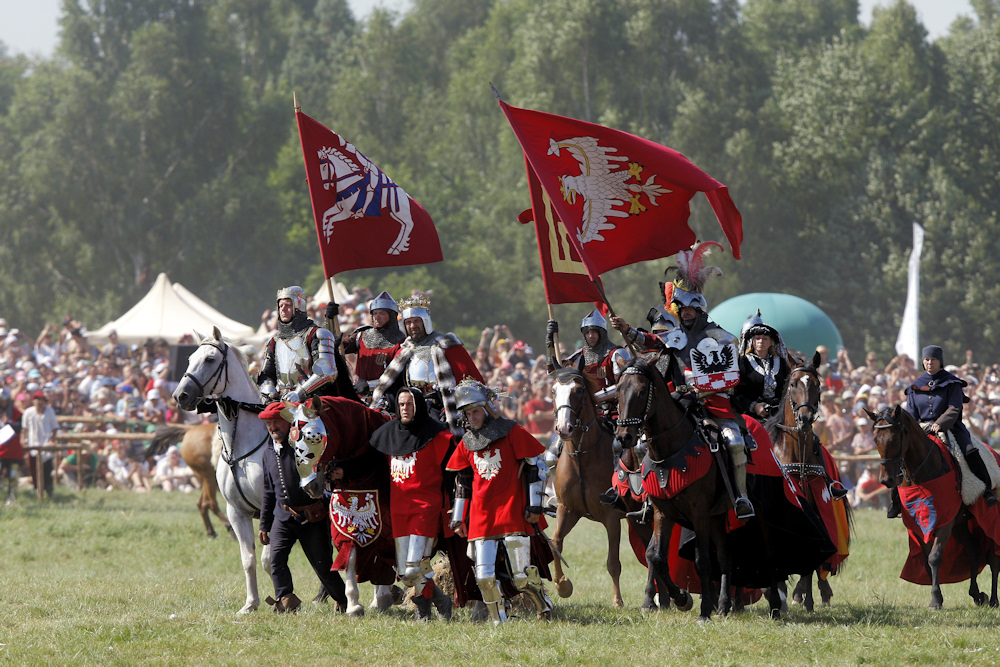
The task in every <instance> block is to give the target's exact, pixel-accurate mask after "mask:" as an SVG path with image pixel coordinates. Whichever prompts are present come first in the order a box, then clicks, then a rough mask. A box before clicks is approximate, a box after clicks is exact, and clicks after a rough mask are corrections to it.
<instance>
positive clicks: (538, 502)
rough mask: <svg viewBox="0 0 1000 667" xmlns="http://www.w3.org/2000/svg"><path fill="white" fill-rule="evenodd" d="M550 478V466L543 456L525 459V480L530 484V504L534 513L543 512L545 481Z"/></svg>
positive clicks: (529, 509) (527, 508) (529, 508)
mask: <svg viewBox="0 0 1000 667" xmlns="http://www.w3.org/2000/svg"><path fill="white" fill-rule="evenodd" d="M548 478H549V467H548V466H547V465H546V464H545V460H544V459H543V458H542V457H541V456H532V457H531V458H527V459H524V481H525V483H526V484H527V486H528V506H527V507H526V508H525V509H526V510H527V511H529V512H531V513H532V514H542V513H544V512H545V509H544V508H543V507H542V503H543V502H544V501H545V482H546V480H548Z"/></svg>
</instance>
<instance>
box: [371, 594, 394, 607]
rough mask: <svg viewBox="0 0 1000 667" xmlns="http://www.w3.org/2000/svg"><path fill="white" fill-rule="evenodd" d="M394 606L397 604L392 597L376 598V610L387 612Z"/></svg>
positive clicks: (381, 596)
mask: <svg viewBox="0 0 1000 667" xmlns="http://www.w3.org/2000/svg"><path fill="white" fill-rule="evenodd" d="M394 604H395V602H394V601H393V599H392V596H391V595H379V596H378V597H377V598H375V608H376V609H378V610H379V611H385V610H386V609H388V608H389V607H391V606H393V605H394Z"/></svg>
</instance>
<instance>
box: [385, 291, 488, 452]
mask: <svg viewBox="0 0 1000 667" xmlns="http://www.w3.org/2000/svg"><path fill="white" fill-rule="evenodd" d="M400 308H402V316H403V326H404V327H405V329H406V333H407V335H408V338H407V339H406V340H405V341H404V342H403V344H402V346H401V347H400V350H399V353H398V354H397V355H396V357H395V358H394V359H393V360H392V363H390V364H389V367H388V368H386V369H385V372H384V373H383V374H382V377H381V378H380V379H379V381H378V384H376V385H375V391H374V392H373V393H372V406H374V407H377V408H381V409H385V410H391V409H393V406H392V405H391V403H392V400H391V399H392V397H393V396H395V394H396V392H397V391H398V390H399V389H400V388H401V387H404V386H406V387H416V388H418V389H419V390H420V391H421V392H422V393H423V394H424V399H425V400H426V401H427V405H428V407H429V408H430V410H431V414H432V415H435V416H437V415H440V414H441V413H442V412H443V414H444V420H445V421H446V422H447V423H448V425H449V426H451V428H452V432H454V433H455V434H456V435H458V434H460V433H461V431H460V426H459V414H458V412H457V411H456V409H455V399H454V396H452V392H453V391H454V389H455V387H456V386H457V385H458V383H459V382H461V381H462V380H464V379H465V378H472V379H474V380H478V381H480V382H482V380H483V376H482V375H480V374H479V370H478V369H477V368H476V365H475V363H474V362H473V361H472V357H471V356H469V353H468V352H467V351H466V349H465V348H464V347H463V346H462V341H460V340H459V339H458V336H456V335H455V334H453V333H447V334H442V333H439V332H437V331H434V327H433V325H432V324H431V312H430V301H428V300H427V298H426V297H424V296H415V297H411V298H409V299H403V300H402V301H401V302H400Z"/></svg>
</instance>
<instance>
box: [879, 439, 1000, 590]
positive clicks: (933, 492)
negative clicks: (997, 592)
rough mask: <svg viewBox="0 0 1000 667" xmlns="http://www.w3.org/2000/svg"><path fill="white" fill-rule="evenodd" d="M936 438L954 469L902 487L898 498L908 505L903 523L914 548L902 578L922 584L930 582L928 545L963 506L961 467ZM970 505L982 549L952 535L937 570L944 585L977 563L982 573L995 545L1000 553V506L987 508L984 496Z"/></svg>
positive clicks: (972, 525) (972, 526)
mask: <svg viewBox="0 0 1000 667" xmlns="http://www.w3.org/2000/svg"><path fill="white" fill-rule="evenodd" d="M929 437H930V436H929ZM931 440H932V441H933V442H934V444H935V445H936V446H937V447H938V448H939V449H940V450H941V451H942V453H944V454H945V457H946V460H947V461H949V462H950V463H951V465H950V469H949V470H948V471H946V472H945V473H944V474H942V475H940V476H939V477H936V478H935V479H932V480H929V481H927V482H924V483H922V484H915V485H913V486H901V487H898V488H899V500H900V502H901V503H902V505H903V525H905V526H906V532H907V534H908V540H909V547H910V551H909V554H907V557H906V562H905V563H903V569H902V571H901V572H900V573H899V578H900V579H903V580H904V581H909V582H911V583H914V584H921V585H923V586H930V585H931V579H930V575H929V574H928V573H927V567H926V562H927V560H926V558H925V557H924V552H923V548H924V546H925V545H926V546H928V547H929V546H930V545H931V544H932V543H933V541H934V538H935V536H936V535H937V531H938V530H939V528H940V527H941V526H945V525H947V524H949V523H951V521H952V520H953V519H954V518H955V516H956V515H957V514H958V511H959V509H960V508H961V506H962V496H961V482H960V480H959V478H958V472H957V470H958V466H957V465H956V464H955V462H954V459H953V457H952V455H951V452H950V451H949V450H948V448H947V447H946V446H945V445H944V444H943V443H942V442H941V441H940V440H938V439H937V438H934V437H931ZM967 507H968V509H969V512H970V513H971V514H972V519H971V520H970V522H969V532H971V533H972V535H973V537H974V538H975V540H976V543H977V544H979V545H980V546H979V548H978V550H977V551H975V552H970V551H969V550H968V549H966V548H965V546H964V545H962V544H961V543H960V542H959V541H958V540H956V539H954V535H953V536H952V539H950V540H948V544H946V545H945V548H944V553H943V554H942V559H941V567H940V568H939V570H938V577H939V580H940V583H942V584H955V583H959V582H962V581H967V580H968V579H969V574H970V573H971V571H972V568H973V566H975V570H976V573H977V574H978V573H980V572H982V571H983V568H984V567H985V566H986V558H987V556H988V555H989V550H990V549H991V548H992V549H993V550H994V552H995V553H997V554H1000V509H998V508H997V507H988V506H987V505H986V501H985V500H983V498H982V497H981V496H980V497H979V498H977V499H976V502H975V503H973V504H972V505H968V506H967ZM990 540H992V542H993V544H992V545H991V544H990Z"/></svg>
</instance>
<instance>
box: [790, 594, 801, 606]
mask: <svg viewBox="0 0 1000 667" xmlns="http://www.w3.org/2000/svg"><path fill="white" fill-rule="evenodd" d="M792 602H793V603H795V604H802V594H801V593H793V594H792Z"/></svg>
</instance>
